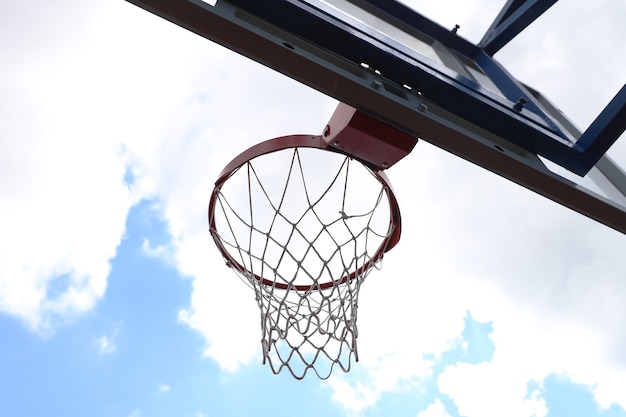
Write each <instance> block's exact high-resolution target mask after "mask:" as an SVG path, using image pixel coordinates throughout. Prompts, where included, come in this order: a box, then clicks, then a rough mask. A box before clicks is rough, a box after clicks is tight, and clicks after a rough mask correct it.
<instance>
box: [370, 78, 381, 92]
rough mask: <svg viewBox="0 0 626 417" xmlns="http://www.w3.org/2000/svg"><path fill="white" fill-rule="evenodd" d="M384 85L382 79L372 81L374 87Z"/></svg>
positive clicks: (377, 87)
mask: <svg viewBox="0 0 626 417" xmlns="http://www.w3.org/2000/svg"><path fill="white" fill-rule="evenodd" d="M382 86H383V83H381V82H380V81H378V80H374V81H372V87H374V88H375V89H376V90H378V89H379V88H380V87H382Z"/></svg>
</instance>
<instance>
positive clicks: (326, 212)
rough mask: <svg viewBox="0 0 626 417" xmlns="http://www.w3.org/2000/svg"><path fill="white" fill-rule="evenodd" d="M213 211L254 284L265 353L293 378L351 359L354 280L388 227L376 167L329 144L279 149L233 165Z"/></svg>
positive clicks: (237, 263)
mask: <svg viewBox="0 0 626 417" xmlns="http://www.w3.org/2000/svg"><path fill="white" fill-rule="evenodd" d="M214 212H215V214H214V216H215V223H214V224H215V227H214V229H212V230H211V233H212V234H213V236H214V238H215V239H216V241H218V240H219V241H221V245H222V248H223V249H224V250H225V251H226V252H227V253H228V256H226V260H227V263H228V264H229V266H230V267H231V268H232V269H233V270H234V271H236V272H237V273H238V275H239V276H240V277H242V278H243V279H244V281H245V282H246V283H248V284H249V285H250V286H251V287H253V288H254V290H255V293H256V301H257V303H258V306H259V309H260V312H261V329H262V339H261V344H262V348H263V362H264V363H265V362H269V364H270V366H271V368H272V371H273V372H274V373H276V374H278V373H279V372H280V371H281V370H282V369H283V368H287V369H288V370H289V372H290V373H291V374H292V375H293V376H294V377H295V378H297V379H302V378H304V376H305V375H306V373H307V371H309V370H310V369H312V370H313V371H314V372H315V373H316V374H317V376H318V377H319V378H322V379H326V378H328V377H329V376H330V374H331V372H332V370H333V368H334V367H335V366H338V367H340V368H341V369H343V370H344V371H346V372H347V371H348V370H349V369H350V361H351V358H352V357H353V356H354V358H355V360H357V361H358V354H357V345H356V339H357V336H358V332H357V324H356V320H357V307H358V294H359V289H360V286H361V283H362V282H363V280H364V279H365V277H366V276H367V275H368V273H369V272H370V271H371V270H372V268H373V267H375V266H377V265H378V263H379V262H380V259H381V257H382V253H383V252H384V249H385V248H384V245H385V244H386V242H387V237H388V236H389V235H390V234H391V233H392V231H393V225H392V224H391V222H390V204H389V196H388V194H387V190H386V189H385V187H383V185H382V183H381V182H379V180H378V179H377V178H376V176H375V175H374V173H372V171H370V170H369V169H368V168H367V167H365V166H363V165H362V164H361V163H359V162H356V161H353V160H352V159H351V158H349V157H346V156H343V155H339V154H335V153H331V152H328V151H323V150H319V149H311V148H295V149H287V150H283V151H278V152H274V153H271V154H266V155H263V156H261V157H258V158H255V159H253V160H252V161H249V162H247V163H246V164H244V165H243V166H242V167H240V168H239V169H238V170H237V171H236V172H235V173H233V174H232V175H231V176H230V177H229V178H228V180H227V181H226V182H225V183H224V184H223V185H222V187H221V188H220V189H219V190H218V195H217V202H216V203H215V208H214ZM228 257H230V259H228Z"/></svg>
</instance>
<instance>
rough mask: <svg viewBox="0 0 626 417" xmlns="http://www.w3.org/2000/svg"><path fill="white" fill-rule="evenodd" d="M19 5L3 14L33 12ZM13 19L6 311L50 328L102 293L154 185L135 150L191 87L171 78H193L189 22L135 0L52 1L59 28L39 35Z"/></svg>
mask: <svg viewBox="0 0 626 417" xmlns="http://www.w3.org/2000/svg"><path fill="white" fill-rule="evenodd" d="M2 7H3V8H7V7H8V6H7V5H3V6H2ZM9 8H11V9H12V10H10V11H7V13H2V15H3V16H4V17H7V16H16V15H17V16H19V15H21V14H23V13H28V10H29V9H28V7H27V6H20V5H12V6H11V7H9ZM86 9H89V11H90V12H89V13H91V14H85V10H86ZM94 10H96V11H97V13H95V12H94ZM66 12H67V13H66ZM55 13H58V14H55ZM68 19H70V20H68ZM85 19H86V20H85ZM4 20H6V21H7V22H6V23H7V25H9V26H8V27H10V28H12V30H14V31H15V34H14V38H15V39H20V42H23V44H21V45H20V48H16V50H14V51H13V50H12V54H11V55H9V56H10V57H11V59H5V60H3V63H2V65H1V66H0V71H1V73H2V75H3V77H2V78H3V80H4V81H6V80H8V82H7V83H6V85H5V84H4V81H3V83H2V84H0V88H1V91H3V97H5V98H7V100H8V101H7V100H5V101H3V105H0V106H1V107H0V120H1V121H2V123H0V135H1V136H2V137H3V138H5V139H7V140H3V141H2V142H0V167H1V168H0V169H1V170H2V175H1V178H2V180H1V181H0V204H1V205H2V207H3V216H2V218H0V229H1V230H2V235H0V311H2V312H4V313H7V314H10V315H13V316H15V317H17V318H19V319H20V320H21V321H23V322H24V323H25V324H26V325H27V326H28V327H29V328H31V329H33V330H35V331H38V332H41V333H49V332H52V331H53V330H54V328H55V327H56V326H57V325H59V324H61V323H64V322H66V321H68V320H71V319H73V318H74V317H76V316H77V315H80V314H82V313H84V312H86V311H88V310H90V309H91V308H93V306H94V305H95V303H96V302H97V301H98V300H99V299H100V298H101V297H102V296H103V295H104V293H105V290H106V286H107V276H108V274H109V271H110V263H109V261H110V259H112V258H113V257H114V256H115V252H116V248H117V246H118V245H119V243H120V241H121V239H122V238H123V235H124V231H125V220H126V215H127V213H128V210H129V209H130V207H131V206H132V205H133V204H134V203H135V202H137V201H138V199H139V198H141V197H143V196H146V195H149V194H150V193H151V192H152V189H153V187H154V184H151V183H150V181H149V179H146V178H148V177H145V176H144V175H143V173H142V172H140V171H139V170H138V169H137V168H136V167H134V166H133V164H134V161H133V159H132V158H133V153H132V151H129V149H137V146H139V145H137V144H141V143H146V142H148V143H149V142H151V141H154V140H155V137H158V135H159V132H160V126H159V123H158V121H159V120H161V119H162V118H163V115H164V114H166V113H167V112H168V111H169V109H170V108H172V107H174V106H176V103H177V102H178V101H177V97H178V96H181V95H182V94H183V93H184V92H185V91H186V85H187V83H186V81H182V82H179V83H173V82H168V83H162V82H161V80H163V79H169V78H179V79H181V80H185V79H186V78H185V76H184V75H185V73H186V72H185V71H186V68H188V67H189V65H188V62H189V60H190V59H191V58H190V56H189V55H188V54H187V52H188V49H186V48H184V47H181V44H183V42H180V37H181V36H187V35H186V33H185V32H183V31H182V30H173V29H172V28H171V27H170V26H167V27H166V28H165V29H162V28H160V27H159V25H158V23H157V21H155V20H154V19H152V18H150V17H149V16H148V15H147V14H146V13H144V12H142V11H140V10H139V9H137V8H136V7H134V6H132V5H130V4H127V3H111V4H107V3H104V2H102V3H98V4H94V5H93V6H90V7H89V8H79V9H76V10H72V11H69V10H62V8H58V9H57V8H54V9H53V10H50V15H49V16H48V19H47V20H46V22H45V23H44V26H46V27H47V26H52V27H51V28H49V29H50V33H51V34H50V36H48V35H46V36H44V37H41V36H39V37H36V39H35V38H31V36H29V34H30V33H31V32H30V31H34V32H36V28H35V27H30V26H28V24H24V25H22V23H23V22H22V21H18V20H15V21H14V22H12V21H10V20H11V19H3V21H4ZM35 20H36V19H35ZM74 20H76V21H79V22H80V24H78V25H74V24H72V23H70V21H74ZM86 21H88V22H89V24H86V23H85V22H86ZM111 21H115V22H116V30H115V31H113V32H111V30H110V26H109V23H110V22H111ZM20 22H21V23H20ZM29 22H32V20H29ZM55 22H56V23H55ZM14 23H15V25H17V26H15V25H14ZM33 24H34V23H33ZM14 26H15V27H14ZM138 26H141V27H142V29H143V30H137V27H138ZM5 27H6V26H5ZM70 28H72V29H70ZM79 28H80V29H81V30H82V32H80V33H78V32H76V29H79ZM156 28H158V30H155V29H156ZM21 33H24V34H25V36H23V37H22V36H21V35H19V34H21ZM58 37H67V38H68V39H71V40H72V41H69V42H56V43H55V42H53V41H54V40H55V39H57V38H58ZM42 40H43V42H42ZM57 40H58V39H57ZM77 40H80V41H77ZM48 42H50V43H48ZM63 45H65V46H63ZM21 50H28V51H29V54H20V51H21ZM50 50H54V51H55V53H52V54H51V53H50ZM138 51H139V52H138ZM168 51H169V52H170V55H168V56H167V57H166V54H167V52H168ZM5 56H7V55H6V54H5ZM130 58H134V59H135V61H136V62H135V63H134V64H133V65H123V64H121V63H123V62H129V60H130ZM157 85H159V88H158V89H157V88H155V86H157ZM4 92H6V93H7V94H6V95H5V94H4ZM153 95H157V96H158V98H159V99H158V100H152V99H151V98H150V97H152V96H153ZM9 103H10V105H9ZM143 149H145V147H144V148H143ZM143 149H142V150H143ZM142 157H144V158H149V157H150V154H149V153H145V154H142ZM127 168H129V169H130V170H132V171H133V174H134V175H135V181H134V182H133V183H132V184H131V185H128V184H126V183H125V179H124V175H125V172H126V169H127Z"/></svg>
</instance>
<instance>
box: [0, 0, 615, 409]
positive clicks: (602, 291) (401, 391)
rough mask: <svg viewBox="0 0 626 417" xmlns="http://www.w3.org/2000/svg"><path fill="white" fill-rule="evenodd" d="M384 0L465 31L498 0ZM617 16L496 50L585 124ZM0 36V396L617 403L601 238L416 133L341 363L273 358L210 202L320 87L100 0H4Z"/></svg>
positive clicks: (608, 13)
mask: <svg viewBox="0 0 626 417" xmlns="http://www.w3.org/2000/svg"><path fill="white" fill-rule="evenodd" d="M406 3H407V4H409V5H410V6H412V7H413V8H415V9H416V10H418V11H420V12H421V13H423V14H425V15H426V16H428V17H430V18H432V19H434V20H435V21H437V22H439V23H441V24H442V25H444V26H446V27H450V28H452V27H454V25H455V24H459V25H460V30H459V34H460V35H461V36H464V37H466V38H467V39H469V40H471V41H473V42H477V41H478V40H479V39H480V38H481V35H482V33H484V31H485V30H486V29H487V27H488V26H489V24H490V23H491V21H492V19H493V18H494V17H495V16H496V14H497V12H498V10H499V9H500V7H501V6H502V5H503V3H504V1H495V0H484V1H460V0H457V1H453V0H445V1H444V0H441V1H438V2H431V1H417V0H415V1H406ZM478 5H480V7H478ZM625 18H626V3H623V2H616V1H614V0H598V1H594V2H589V1H583V0H570V1H567V2H566V1H561V2H558V3H557V4H556V5H555V6H554V7H552V8H551V9H550V10H549V11H548V12H546V13H545V15H543V16H542V17H541V18H540V19H539V20H538V21H537V22H536V23H535V24H533V26H531V27H530V28H529V29H527V31H525V32H524V33H523V34H522V35H520V36H519V37H518V38H516V39H515V40H514V41H512V42H511V44H510V45H508V46H507V47H506V48H505V49H504V50H502V51H501V52H499V53H498V54H497V55H496V58H497V59H498V60H499V61H500V62H501V63H502V64H503V65H505V67H506V68H507V69H508V70H509V71H510V72H511V73H513V74H514V75H515V76H516V77H518V78H519V79H521V80H522V81H524V82H526V83H528V84H529V85H532V86H533V87H534V88H536V89H538V90H540V91H541V92H543V93H544V94H545V95H546V96H547V97H549V98H550V99H551V100H552V101H553V102H554V103H556V104H557V106H558V107H559V108H561V110H562V111H563V112H564V113H565V114H566V115H567V116H568V117H569V118H570V119H572V120H573V121H574V123H575V124H577V125H578V126H579V127H581V128H583V129H584V128H586V127H587V126H588V125H589V124H590V123H591V121H592V120H593V119H594V118H595V116H596V115H597V114H598V113H599V112H600V111H601V109H602V108H603V107H604V105H605V104H606V103H608V101H609V100H610V99H611V98H612V97H613V95H614V94H615V93H616V92H617V91H618V90H619V88H621V86H622V85H623V84H624V82H625V81H626V79H625V77H624V75H623V74H624V70H623V69H624V68H625V67H626V54H622V53H620V52H621V51H622V50H623V42H624V40H625V39H626V28H624V25H623V21H624V19H625ZM0 53H1V55H2V57H3V59H2V60H0V97H1V98H2V100H0V208H1V214H2V215H1V216H0V415H7V416H16V417H18V416H20V417H21V416H53V415H54V416H68V417H70V416H84V415H93V416H111V417H114V416H115V417H153V416H174V415H176V416H189V417H213V416H248V415H276V416H282V415H285V416H287V415H294V413H295V414H297V415H311V416H313V415H315V416H317V415H329V416H379V415H385V416H412V417H461V416H464V417H479V416H480V417H496V416H502V415H507V416H512V417H531V416H534V417H561V416H569V417H578V416H585V417H588V416H591V417H595V416H598V417H600V416H601V417H621V416H626V390H625V389H624V387H625V386H626V353H625V352H626V326H624V317H626V303H624V302H623V299H624V298H625V297H626V281H625V280H624V279H623V278H624V277H625V276H626V263H624V261H623V253H624V248H626V237H625V236H624V235H623V234H621V233H618V232H616V231H614V230H612V229H609V228H607V227H605V226H602V225H600V224H597V223H595V222H593V221H591V220H589V219H587V218H585V217H583V216H581V215H579V214H577V213H574V212H572V211H570V210H569V209H566V208H564V207H561V206H559V205H558V204H556V203H553V202H551V201H548V200H546V199H544V198H542V197H540V196H538V195H536V194H534V193H532V192H530V191H528V190H526V189H524V188H522V187H520V186H517V185H515V184H513V183H510V182H509V181H507V180H504V179H502V178H500V177H497V176H496V175H493V174H491V173H489V172H486V171H484V170H483V169H482V168H480V167H476V166H473V165H472V164H470V163H468V162H466V161H463V160H461V159H459V158H457V157H454V156H452V155H450V154H447V153H446V152H444V151H442V150H439V149H437V148H435V147H434V146H432V145H430V144H428V143H426V142H425V141H420V142H419V143H418V145H417V146H416V148H415V150H414V151H413V152H412V153H411V154H410V155H408V156H407V157H406V158H404V159H403V160H402V161H401V162H399V163H398V164H397V165H395V166H394V167H392V168H391V169H390V170H389V171H388V172H387V175H388V176H389V177H390V180H391V182H392V183H393V186H394V189H395V192H396V196H397V197H398V200H399V204H400V206H401V210H402V216H403V217H402V219H403V234H402V239H401V241H400V243H399V244H398V246H397V247H395V248H394V249H393V250H392V251H390V252H389V253H388V254H387V255H386V256H385V259H384V262H383V266H382V269H381V270H380V271H378V270H376V271H373V272H372V274H370V276H369V277H368V278H367V280H366V281H365V282H364V284H363V287H362V288H361V294H360V309H359V317H358V319H359V322H358V324H359V355H360V361H359V362H358V363H357V364H356V365H354V366H353V369H352V370H351V372H350V373H345V374H344V373H342V372H337V373H334V374H333V376H332V377H331V378H329V379H328V380H326V381H319V380H317V379H316V378H309V377H307V378H306V379H305V380H303V381H296V380H294V379H293V378H291V376H289V375H288V374H286V373H283V374H280V375H278V376H275V375H273V374H272V373H271V371H270V369H269V368H268V367H267V366H264V365H262V363H261V350H260V343H259V340H260V328H259V316H258V314H259V312H258V309H257V307H256V303H255V300H254V294H253V292H252V291H251V290H250V289H249V288H248V287H246V286H245V285H244V284H243V283H242V282H241V281H239V280H238V279H237V278H236V277H235V276H234V274H233V273H232V271H230V270H229V269H228V268H227V267H226V266H225V265H224V262H223V260H222V259H221V256H220V255H219V253H218V251H217V249H216V248H215V247H214V244H213V242H212V240H211V238H210V234H209V232H208V225H207V221H206V210H207V204H208V200H209V196H210V193H211V190H212V188H213V183H214V181H215V180H216V179H217V176H218V174H219V172H220V171H221V170H222V168H223V167H224V166H225V165H226V163H227V162H229V161H230V160H231V159H232V158H233V157H234V156H236V155H237V154H239V153H240V152H242V151H243V150H245V149H246V148H248V147H250V146H252V145H253V144H256V143H258V142H260V141H262V140H265V139H269V138H273V137H277V136H281V135H287V134H296V133H306V134H320V133H321V131H322V128H323V126H324V125H325V124H326V122H327V121H328V119H329V117H330V115H331V114H332V112H333V110H334V108H335V106H336V104H337V103H336V101H334V100H333V99H331V98H328V97H326V96H324V95H322V94H320V93H318V92H316V91H313V90H311V89H310V88H308V87H306V86H303V85H301V84H299V83H297V82H295V81H292V80H289V79H287V78H285V77H283V76H281V75H279V74H277V73H275V72H273V71H271V70H269V69H266V68H264V67H262V66H260V65H259V64H256V63H254V62H251V61H249V60H247V59H245V58H242V57H240V56H237V55H236V54H234V53H232V52H230V51H227V50H225V49H224V48H222V47H219V46H217V45H215V44H212V43H211V42H209V41H207V40H205V39H203V38H200V37H198V36H196V35H194V34H191V33H189V32H187V31H185V30H183V29H181V28H179V27H177V26H175V25H173V24H171V23H169V22H166V21H164V20H162V19H160V18H157V17H155V16H153V15H151V14H149V13H147V12H145V11H144V10H141V9H139V8H137V7H135V6H133V5H131V4H129V3H126V2H124V1H121V0H117V1H103V0H93V1H90V2H84V1H79V0H59V1H56V2H54V3H52V2H44V1H40V0H35V1H30V2H8V1H5V2H2V3H0ZM609 155H611V156H612V157H613V159H615V160H616V161H618V163H620V164H621V166H622V167H623V166H625V165H626V141H625V140H624V139H623V138H622V140H621V141H620V142H618V143H617V144H616V145H614V146H613V147H612V148H611V149H610V150H609Z"/></svg>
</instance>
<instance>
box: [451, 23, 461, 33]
mask: <svg viewBox="0 0 626 417" xmlns="http://www.w3.org/2000/svg"><path fill="white" fill-rule="evenodd" d="M460 28H461V26H459V25H454V29H452V33H457V32H458V31H459V29H460Z"/></svg>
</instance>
